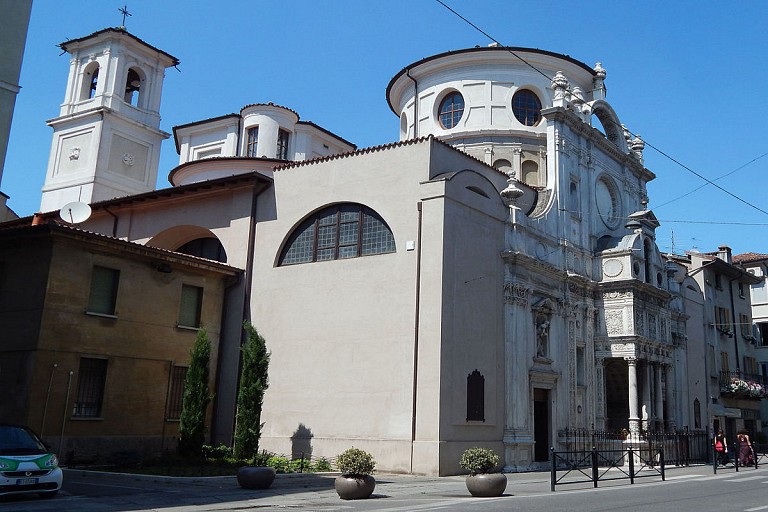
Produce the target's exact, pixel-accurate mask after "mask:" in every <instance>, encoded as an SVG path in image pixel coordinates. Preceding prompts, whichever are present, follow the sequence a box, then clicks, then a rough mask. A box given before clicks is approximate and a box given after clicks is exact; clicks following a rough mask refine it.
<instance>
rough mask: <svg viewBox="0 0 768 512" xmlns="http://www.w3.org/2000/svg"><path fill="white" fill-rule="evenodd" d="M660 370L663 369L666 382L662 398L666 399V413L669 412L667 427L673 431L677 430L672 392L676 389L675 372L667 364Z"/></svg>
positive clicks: (675, 405) (673, 393) (675, 406)
mask: <svg viewBox="0 0 768 512" xmlns="http://www.w3.org/2000/svg"><path fill="white" fill-rule="evenodd" d="M662 368H664V372H665V375H666V382H665V384H664V396H665V397H666V399H667V411H668V412H669V417H668V418H667V426H668V428H669V430H670V431H674V430H675V428H677V418H676V414H675V413H676V411H677V403H676V400H675V392H674V390H675V389H677V386H676V385H675V383H674V380H675V372H674V371H672V370H673V368H672V365H669V364H665V365H664V366H663V367H662Z"/></svg>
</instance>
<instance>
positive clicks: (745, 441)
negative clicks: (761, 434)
mask: <svg viewBox="0 0 768 512" xmlns="http://www.w3.org/2000/svg"><path fill="white" fill-rule="evenodd" d="M736 439H737V441H738V443H739V464H741V465H742V466H751V465H752V464H753V463H754V460H755V459H754V456H755V455H754V452H753V451H752V440H751V439H750V438H749V432H747V431H746V430H739V433H738V434H737V435H736Z"/></svg>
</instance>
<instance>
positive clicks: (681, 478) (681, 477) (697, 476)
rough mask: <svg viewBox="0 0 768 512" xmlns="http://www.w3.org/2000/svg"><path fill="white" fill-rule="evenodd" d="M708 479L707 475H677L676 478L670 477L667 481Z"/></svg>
mask: <svg viewBox="0 0 768 512" xmlns="http://www.w3.org/2000/svg"><path fill="white" fill-rule="evenodd" d="M702 477H706V475H676V476H668V477H667V480H684V479H686V478H702Z"/></svg>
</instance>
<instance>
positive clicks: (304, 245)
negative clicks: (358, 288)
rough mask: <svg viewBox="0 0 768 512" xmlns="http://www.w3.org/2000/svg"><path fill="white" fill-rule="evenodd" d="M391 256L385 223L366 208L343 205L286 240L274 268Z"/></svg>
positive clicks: (307, 222)
mask: <svg viewBox="0 0 768 512" xmlns="http://www.w3.org/2000/svg"><path fill="white" fill-rule="evenodd" d="M388 252H395V237H394V236H392V231H391V230H390V229H389V226H387V224H386V222H384V220H383V219H382V218H381V217H380V216H379V215H378V214H377V213H376V212H374V211H373V210H371V209H370V208H368V207H367V206H363V205H361V204H356V203H344V204H337V205H333V206H330V207H328V208H324V209H322V210H320V211H318V212H316V213H314V214H312V215H311V216H310V217H308V218H307V219H305V220H304V221H303V222H302V223H301V224H300V225H299V227H298V228H296V229H295V230H294V231H293V233H291V235H290V237H289V238H288V242H287V243H286V244H285V247H284V248H283V251H282V253H281V254H280V259H279V261H278V265H280V266H282V265H295V264H298V263H311V262H314V261H327V260H340V259H346V258H357V257H358V256H370V255H373V254H383V253H388Z"/></svg>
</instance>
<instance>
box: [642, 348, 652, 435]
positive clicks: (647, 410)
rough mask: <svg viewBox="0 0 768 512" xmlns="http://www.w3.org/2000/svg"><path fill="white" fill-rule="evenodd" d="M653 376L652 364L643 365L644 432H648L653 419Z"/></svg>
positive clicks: (645, 363)
mask: <svg viewBox="0 0 768 512" xmlns="http://www.w3.org/2000/svg"><path fill="white" fill-rule="evenodd" d="M651 375H652V374H651V364H650V363H649V362H648V361H645V362H644V364H643V392H642V399H641V400H642V402H641V406H640V408H641V411H640V412H641V414H642V419H643V429H644V430H648V426H649V423H650V421H649V420H650V417H651V409H652V406H651V378H652V377H651Z"/></svg>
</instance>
